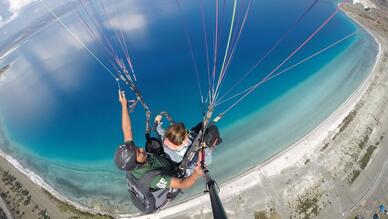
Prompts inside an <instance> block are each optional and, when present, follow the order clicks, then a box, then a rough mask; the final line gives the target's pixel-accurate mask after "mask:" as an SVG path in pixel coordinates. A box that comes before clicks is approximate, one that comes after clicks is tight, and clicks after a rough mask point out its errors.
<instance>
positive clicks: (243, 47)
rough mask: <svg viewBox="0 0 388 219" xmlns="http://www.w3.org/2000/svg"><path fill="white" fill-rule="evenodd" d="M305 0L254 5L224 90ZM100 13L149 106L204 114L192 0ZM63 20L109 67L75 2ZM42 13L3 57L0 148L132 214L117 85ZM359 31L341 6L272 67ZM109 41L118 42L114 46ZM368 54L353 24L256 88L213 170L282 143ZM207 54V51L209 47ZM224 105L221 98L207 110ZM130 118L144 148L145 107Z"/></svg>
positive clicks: (224, 16) (76, 195) (285, 46)
mask: <svg viewBox="0 0 388 219" xmlns="http://www.w3.org/2000/svg"><path fill="white" fill-rule="evenodd" d="M227 2H228V3H227V5H226V6H225V9H223V3H222V2H220V20H222V21H223V22H222V23H224V24H223V25H221V24H220V26H222V28H223V29H221V30H220V34H221V37H220V39H221V40H220V42H221V43H220V50H219V51H223V50H224V49H225V45H226V42H227V34H228V31H229V30H228V28H229V26H228V25H229V23H230V18H231V14H232V1H227ZM312 2H313V1H311V0H309V1H308V0H295V1H292V2H291V1H286V2H285V1H281V0H274V1H271V2H270V3H269V2H265V1H254V2H253V4H252V7H251V11H250V13H249V16H248V19H247V23H246V26H245V28H244V31H243V32H242V35H241V38H240V42H239V44H238V47H237V50H236V53H235V56H234V58H233V62H232V64H231V66H230V69H229V72H228V75H227V79H226V80H225V83H224V84H223V89H222V90H221V94H222V92H225V91H226V90H227V89H228V88H230V87H231V86H232V85H233V83H234V82H235V81H237V80H238V79H239V78H241V77H242V75H244V74H245V73H246V72H247V71H248V69H249V68H250V67H251V66H253V65H254V64H255V62H257V60H258V59H259V58H260V57H261V56H263V55H264V54H265V53H266V51H267V50H268V49H269V48H271V46H272V45H273V44H274V43H275V42H276V40H277V39H278V38H279V37H281V35H282V34H283V33H284V32H286V31H287V29H288V28H289V26H290V25H292V24H293V23H294V22H295V21H296V20H297V18H298V17H299V16H300V15H301V14H303V12H304V11H305V10H306V9H307V8H308V7H309V5H311V4H312ZM247 3H248V1H241V2H239V4H238V10H237V13H236V14H237V17H236V20H239V21H241V16H243V10H242V8H244V6H245V7H246V5H247ZM49 6H50V7H54V5H49ZM32 7H33V8H35V9H36V10H38V11H41V13H40V14H39V15H40V16H44V15H47V13H48V12H47V11H46V10H45V8H44V7H43V5H42V4H39V3H37V4H34V5H33V6H32ZM90 7H92V6H90ZM203 8H204V11H205V21H206V24H207V32H208V36H207V37H208V41H209V45H213V41H214V37H213V34H214V12H215V4H214V2H213V1H206V2H205V3H204V6H203ZM335 8H336V3H335V2H333V1H320V2H318V3H317V5H316V6H315V7H314V8H313V10H312V11H311V12H310V13H309V14H308V15H307V16H306V18H305V19H304V20H303V21H302V22H301V24H300V25H299V26H297V27H296V29H295V30H294V31H293V32H292V33H291V34H290V35H289V36H288V37H287V38H286V40H285V41H284V42H283V43H282V44H281V45H280V46H279V47H278V48H277V49H276V50H274V52H273V53H272V54H271V55H270V56H268V58H267V59H265V60H264V61H263V63H262V64H261V65H260V66H259V67H258V68H257V69H256V70H255V71H254V72H253V73H252V74H251V75H250V76H249V77H247V79H246V80H244V81H243V83H241V84H240V85H239V86H237V87H236V89H235V91H234V92H232V94H233V93H235V92H237V91H240V90H242V89H243V88H247V87H249V86H251V85H252V84H254V83H255V82H257V81H259V80H260V78H262V77H264V76H265V75H266V73H268V72H270V71H271V70H272V69H273V68H274V67H275V66H277V65H278V64H279V63H281V62H282V60H283V59H285V58H286V57H287V56H288V55H289V54H290V53H291V52H292V51H293V50H294V49H295V48H297V47H298V46H299V45H300V44H301V43H302V42H303V41H304V40H305V39H306V38H307V37H308V36H309V35H310V34H311V33H312V32H313V31H314V30H315V29H316V28H317V27H318V26H319V25H320V24H321V23H322V22H323V21H324V20H325V19H326V18H327V17H328V16H329V15H330V14H331V13H333V12H334V10H335ZM106 10H107V12H108V13H109V14H110V15H111V21H112V23H110V25H109V26H107V27H106V28H105V33H106V34H107V35H109V36H111V39H112V40H114V35H113V34H112V33H113V32H112V29H115V28H116V29H120V30H122V31H124V32H125V33H126V43H127V45H128V47H129V50H130V54H131V58H132V59H133V64H134V68H135V72H136V77H137V82H138V88H139V89H140V90H141V91H142V93H143V96H144V98H145V100H146V102H147V103H148V105H149V107H150V108H151V110H152V112H153V113H154V115H155V114H156V113H158V112H160V111H162V110H167V111H168V112H169V113H170V114H171V115H172V116H173V118H174V119H175V120H176V121H183V122H185V123H186V125H187V127H191V126H194V125H195V124H196V123H197V122H198V121H199V120H200V119H201V116H202V108H203V105H202V104H201V99H200V96H199V91H198V87H197V83H196V77H195V72H194V68H193V64H192V61H191V56H190V51H189V48H188V45H187V42H186V38H185V34H184V26H183V25H182V22H181V21H182V20H183V19H185V22H186V25H187V29H188V32H189V36H190V40H191V41H192V44H193V48H194V53H195V58H196V61H197V64H198V68H199V73H200V74H199V75H200V79H201V84H202V85H204V87H205V86H206V85H207V65H206V52H205V47H204V40H203V33H202V25H201V13H200V11H201V4H200V1H195V2H193V1H191V2H190V1H182V14H181V13H179V10H178V7H177V5H176V1H162V0H153V1H152V3H150V2H149V1H147V3H145V2H144V1H122V2H119V1H113V2H110V3H109V4H107V3H106ZM223 10H224V12H222V11H223ZM20 16H23V15H20ZM182 16H183V17H184V18H183V17H182ZM37 18H39V17H35V18H29V20H30V21H32V20H34V19H37ZM47 19H50V18H49V16H48V18H47ZM61 19H62V20H63V21H64V23H65V24H66V25H67V26H68V27H70V29H71V30H72V31H73V32H74V33H75V34H76V35H77V37H79V38H80V39H81V40H82V41H83V42H84V43H85V44H86V45H87V47H88V48H90V49H91V50H92V51H93V52H94V53H95V54H96V55H97V57H99V58H100V59H101V60H102V61H103V62H104V63H105V64H106V65H107V66H109V61H110V60H109V59H108V58H107V56H106V53H105V52H104V51H103V49H102V47H101V46H100V45H99V44H98V42H96V40H95V39H94V38H92V37H90V36H89V35H88V34H87V32H86V31H85V28H83V27H82V26H81V25H80V23H79V19H77V17H76V16H75V13H74V11H68V12H66V13H63V16H62V17H61ZM51 20H52V21H53V22H50V24H49V25H44V26H43V27H41V28H39V29H37V30H34V31H33V34H30V35H29V37H28V38H26V40H24V41H23V43H21V44H20V47H19V48H18V49H16V50H15V51H13V52H12V53H11V54H9V55H8V56H6V57H5V58H3V59H1V60H0V67H1V66H3V65H7V64H11V67H10V68H9V69H8V70H7V72H6V75H5V77H4V79H3V80H0V115H1V117H0V118H1V127H2V132H3V133H4V134H5V136H4V137H3V139H2V141H0V142H1V145H0V147H1V149H2V150H3V151H5V152H7V153H8V154H10V155H12V156H13V157H15V158H16V159H17V160H19V162H20V163H22V164H23V165H24V166H25V167H26V168H28V169H30V170H32V171H34V172H35V173H37V174H38V175H40V176H41V177H42V178H43V179H44V180H45V181H46V182H47V183H49V184H50V185H51V186H52V187H54V188H55V189H56V190H57V191H58V192H60V193H61V194H63V195H64V196H66V197H68V198H69V199H71V200H73V201H76V202H79V203H80V204H83V205H85V206H88V207H93V208H97V209H103V210H109V211H112V212H120V213H133V212H134V209H133V207H132V205H131V203H130V201H129V198H128V195H127V193H126V182H125V176H124V173H123V172H120V171H118V170H116V168H115V166H114V164H113V162H112V158H113V153H114V151H115V149H116V147H117V145H119V144H120V143H121V142H122V138H123V137H122V133H121V123H120V122H121V114H120V113H121V111H120V105H119V103H118V101H117V85H116V82H115V81H114V80H113V78H112V77H111V76H110V75H109V74H108V73H107V72H106V70H104V68H102V66H101V65H100V64H99V63H98V62H97V61H96V60H95V59H93V58H92V57H91V56H90V54H89V53H87V51H86V50H85V49H84V48H83V47H82V46H81V45H80V44H79V43H78V42H77V40H75V39H74V38H73V37H72V36H71V35H70V34H69V33H68V32H67V31H66V30H65V29H64V28H63V27H62V26H61V25H60V24H59V23H58V22H55V20H53V19H51ZM4 28H7V27H4ZM356 28H357V25H355V24H354V23H352V22H351V21H350V20H349V19H348V18H346V17H345V16H344V15H343V14H342V13H338V14H337V15H336V16H335V17H334V19H333V20H332V21H330V23H329V24H328V25H327V26H326V27H325V28H323V29H322V31H321V32H320V33H319V34H318V35H317V36H316V37H315V38H313V40H312V41H311V42H310V43H308V44H307V45H306V46H305V47H303V49H301V50H300V52H299V53H297V54H296V55H295V56H294V57H293V58H292V59H290V61H289V62H287V63H286V64H285V65H284V67H283V68H281V69H285V68H287V67H288V66H291V65H292V64H294V63H297V62H299V61H300V60H302V59H303V58H305V57H308V56H309V55H311V54H313V53H315V52H317V51H318V50H320V49H322V48H324V47H326V46H328V45H330V44H331V43H334V42H335V41H337V40H339V39H341V38H342V37H345V36H346V35H348V34H350V33H352V32H353V31H355V30H356ZM1 46H4V45H1ZM1 46H0V48H1ZM113 46H114V47H115V48H119V46H118V44H114V45H113ZM221 54H222V55H223V53H222V52H221ZM376 54H377V45H376V43H375V42H374V40H373V38H372V37H371V36H369V35H368V34H367V33H366V32H364V31H360V32H359V33H358V34H357V35H355V36H354V37H351V38H349V39H347V40H346V41H344V42H342V43H341V44H339V45H336V46H334V47H332V48H331V49H329V50H327V51H325V52H324V53H322V54H320V55H319V56H317V57H315V58H313V59H311V60H309V61H307V62H305V63H304V64H302V65H300V66H298V67H296V68H293V69H292V70H290V71H288V72H286V73H284V74H283V75H281V76H279V77H276V78H275V79H273V80H271V81H269V82H267V83H265V84H264V85H263V86H260V87H259V88H258V89H257V90H256V91H255V92H253V93H252V94H251V95H250V96H248V97H247V98H246V99H245V100H244V101H242V102H241V103H240V104H239V105H237V106H236V107H235V108H233V109H232V110H231V111H229V112H228V114H226V115H225V117H224V118H223V119H222V120H221V121H220V122H219V124H218V125H219V127H220V130H221V133H222V136H223V139H224V142H223V143H222V144H221V145H220V146H219V147H218V148H217V150H216V152H215V153H214V159H213V163H212V164H211V166H210V171H211V174H212V176H213V178H215V179H216V180H217V181H218V183H223V182H225V181H227V180H229V179H231V178H233V177H234V176H236V175H238V174H241V173H242V172H244V171H245V170H247V169H249V168H252V167H253V166H255V165H257V164H259V163H261V162H263V161H264V160H265V159H268V158H269V157H271V156H272V155H274V154H276V153H278V152H280V151H282V150H284V149H285V148H286V147H287V146H288V145H290V144H291V143H293V142H295V141H296V140H297V139H299V138H300V137H302V136H303V135H305V134H306V133H307V132H309V131H310V130H311V129H313V128H314V127H316V126H317V125H319V124H320V123H321V122H322V121H323V120H325V119H326V118H327V117H328V116H329V115H330V114H331V113H332V112H333V111H335V109H337V108H338V106H340V105H341V104H342V103H343V102H344V101H345V100H346V99H347V98H348V97H349V96H350V95H351V94H352V93H353V92H354V90H356V89H357V87H358V86H359V85H360V84H361V83H362V82H363V81H364V79H365V78H366V77H367V75H368V73H369V72H370V70H371V68H372V67H373V64H374V61H375V56H376ZM209 55H210V57H213V50H212V49H209ZM221 57H222V56H219V59H221ZM281 69H280V70H281ZM112 71H113V69H112ZM127 93H130V92H129V91H127ZM132 98H133V96H132ZM232 103H233V102H228V103H225V104H222V105H220V106H219V107H217V108H216V112H215V113H219V112H222V111H223V110H225V109H226V108H227V107H228V106H229V105H230V104H232ZM131 117H132V122H133V127H134V135H135V142H136V143H137V144H138V145H140V146H141V145H143V144H144V137H143V135H144V118H145V117H144V111H143V110H142V109H141V107H140V106H138V107H137V108H136V110H135V112H134V113H132V114H131ZM5 138H6V140H7V141H5ZM203 188H204V185H203V184H202V183H198V184H197V186H196V187H195V188H193V189H190V190H188V191H187V192H186V193H185V194H184V195H183V196H182V197H181V198H180V200H182V199H184V198H187V197H189V196H191V195H192V194H196V193H198V192H201V191H202V189H203ZM113 206H114V207H113Z"/></svg>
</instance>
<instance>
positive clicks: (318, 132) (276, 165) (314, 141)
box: [0, 19, 383, 218]
mask: <svg viewBox="0 0 388 219" xmlns="http://www.w3.org/2000/svg"><path fill="white" fill-rule="evenodd" d="M352 20H353V19H352ZM353 21H354V20H353ZM355 22H357V21H355ZM357 23H358V22H357ZM363 29H364V30H366V31H367V32H368V33H369V34H370V35H371V36H373V38H374V39H375V41H376V43H377V44H378V46H379V48H378V54H377V58H376V62H375V64H374V67H373V69H372V71H371V74H369V75H368V77H367V78H366V79H365V80H364V82H363V83H362V85H361V86H360V87H359V88H357V90H355V92H354V93H353V94H352V95H351V96H350V97H349V98H348V99H347V100H346V101H345V102H344V103H343V104H342V105H341V106H340V107H339V108H338V109H337V110H336V111H335V112H334V113H332V114H331V115H330V117H328V118H327V119H326V120H325V121H323V122H322V123H321V124H320V125H319V126H318V127H316V128H315V129H313V130H312V131H310V132H309V133H308V134H307V135H305V136H304V137H302V138H300V139H299V140H298V141H296V142H295V143H293V144H291V145H290V146H289V147H287V149H285V150H283V151H282V152H280V153H278V154H275V155H274V156H272V157H270V158H268V159H267V160H266V161H264V162H263V163H262V164H260V165H258V166H257V167H255V168H253V169H251V170H248V171H247V172H244V173H243V174H241V175H239V176H236V177H234V178H233V179H231V180H229V181H227V182H226V183H224V184H223V185H221V187H220V188H221V193H220V196H221V197H222V199H228V198H231V197H232V196H234V195H235V193H236V189H237V190H244V189H247V188H250V187H253V186H257V185H258V183H255V179H257V178H258V176H259V175H266V176H270V175H275V174H280V173H281V171H282V170H283V169H285V168H287V167H289V166H291V165H294V164H295V163H297V162H299V161H300V160H301V158H303V157H304V156H305V155H306V154H307V153H308V152H309V151H311V150H313V149H315V148H317V147H319V146H321V145H322V144H321V142H322V141H323V140H324V139H325V138H326V137H327V136H329V135H330V134H331V132H332V131H334V130H336V129H337V128H338V126H339V125H340V124H341V122H342V121H343V119H344V118H345V117H346V116H347V115H348V114H349V113H350V112H351V111H352V110H353V109H354V107H355V105H356V104H357V102H358V101H359V100H360V98H361V97H362V95H363V94H364V93H365V91H366V90H367V88H368V87H369V85H370V83H371V79H372V78H373V76H374V74H373V72H374V70H375V68H376V65H377V63H378V60H379V59H380V58H381V55H382V52H383V51H382V46H381V43H380V42H379V41H378V40H377V38H376V37H375V36H374V35H373V34H372V33H371V32H370V31H368V30H367V29H366V28H363ZM0 156H2V157H4V158H5V159H6V160H7V161H8V162H9V163H11V164H12V165H13V166H14V167H15V168H16V169H17V170H19V171H20V172H22V173H23V174H24V175H26V176H28V177H29V178H30V179H31V181H32V182H34V183H36V184H37V185H39V186H41V187H42V188H44V189H45V190H47V191H48V192H50V193H51V194H52V195H53V196H55V197H56V198H58V199H59V200H61V201H63V202H65V203H68V204H70V205H72V206H75V207H76V208H77V209H79V210H81V211H86V212H90V213H94V214H108V215H111V214H109V213H106V212H100V211H97V210H93V209H89V208H87V207H84V206H82V205H80V204H78V203H76V202H73V201H70V200H68V199H67V198H66V197H64V196H63V195H61V194H60V193H58V192H57V191H55V189H53V188H52V187H51V186H50V185H48V184H47V183H46V182H45V181H44V180H43V179H42V178H41V177H40V176H38V175H37V174H35V173H34V172H32V171H30V170H28V169H26V168H24V167H23V166H22V165H21V164H20V163H19V162H18V161H17V160H15V159H13V158H12V157H11V156H9V155H7V154H5V153H4V152H3V151H1V150H0ZM208 199H209V198H208V196H207V195H199V196H196V197H193V198H191V199H189V200H188V201H186V202H184V203H181V204H177V205H175V206H171V207H169V208H166V209H164V210H163V211H161V212H159V213H157V214H154V215H147V216H141V217H138V218H159V217H165V216H171V215H174V214H176V213H178V212H182V211H185V210H188V209H190V208H193V207H195V206H198V205H204V204H208V203H209V201H208ZM209 206H210V204H209ZM116 216H119V217H120V218H121V217H122V218H126V217H132V216H134V215H133V214H127V215H116Z"/></svg>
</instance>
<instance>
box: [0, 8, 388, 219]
mask: <svg viewBox="0 0 388 219" xmlns="http://www.w3.org/2000/svg"><path fill="white" fill-rule="evenodd" d="M376 5H377V7H379V4H378V3H376ZM342 9H343V10H344V11H345V12H346V13H347V14H348V15H349V16H350V17H351V18H352V19H354V20H355V21H357V22H359V23H360V24H361V25H362V26H363V27H364V28H365V29H367V30H368V31H369V32H370V33H371V34H372V35H373V36H374V37H375V39H376V41H377V42H378V43H379V47H380V48H379V53H378V57H377V58H376V64H375V66H374V68H373V70H372V72H371V74H370V75H369V77H368V79H367V80H365V82H364V83H363V84H362V86H360V88H359V89H358V90H357V91H356V92H355V93H354V94H353V95H352V96H351V97H349V99H348V100H347V101H346V102H345V103H344V104H343V105H342V106H341V107H340V108H339V109H338V110H337V111H336V112H334V113H333V114H332V115H331V116H330V117H329V118H328V119H326V120H325V121H324V122H323V123H322V124H321V125H320V126H319V127H317V128H315V129H314V130H313V131H311V132H310V133H309V134H308V135H306V136H305V137H303V138H301V139H299V141H298V142H296V143H294V144H293V145H291V146H290V147H288V149H286V150H285V151H283V152H281V153H280V154H277V155H275V156H274V157H272V158H270V159H268V160H267V161H266V162H264V163H263V164H261V165H259V166H258V167H256V168H254V169H252V170H250V171H248V172H247V173H244V174H242V175H240V176H239V177H236V178H235V179H233V180H231V181H229V182H227V183H225V184H223V185H220V188H221V193H220V196H221V199H222V200H223V203H224V206H225V209H226V212H227V214H228V216H229V217H230V218H252V217H255V218H289V217H294V218H306V217H318V218H341V217H349V218H352V217H353V218H354V215H355V214H364V215H365V216H367V215H366V214H370V213H371V212H370V211H372V210H371V209H373V208H372V207H371V205H373V204H371V202H373V201H374V200H376V201H377V202H378V200H377V199H380V202H382V203H384V204H385V205H387V204H388V200H387V197H385V199H384V197H380V198H379V197H378V196H376V194H377V193H376V191H377V190H378V189H382V190H384V188H385V190H384V191H385V193H386V194H387V191H386V188H387V185H386V184H387V183H388V180H384V179H387V175H388V170H386V165H385V164H386V161H385V159H384V158H385V157H386V156H387V155H388V149H387V144H388V142H387V138H386V137H385V136H386V134H387V133H386V131H387V130H388V118H387V116H385V115H384V114H386V113H384V110H385V109H386V104H388V92H387V89H388V88H387V86H386V84H384V83H387V81H388V80H387V78H388V75H387V72H386V69H387V45H388V42H387V32H384V31H385V30H386V29H384V28H387V24H386V23H387V21H385V22H386V23H384V22H383V21H382V22H381V23H377V22H373V20H370V17H372V18H375V17H373V16H377V20H379V17H378V16H380V18H381V16H382V12H380V11H379V10H378V9H369V10H365V9H363V7H361V6H351V5H344V6H343V8H342ZM375 19H376V18H375ZM381 20H382V19H381ZM8 161H9V159H8V160H6V159H4V158H1V159H0V175H1V176H2V179H3V180H2V182H0V185H1V187H0V188H1V194H2V198H3V199H4V201H5V203H6V204H7V207H8V209H9V210H10V211H11V212H12V213H13V214H14V217H15V218H38V217H39V216H40V215H41V214H42V212H43V211H44V210H45V209H47V213H48V215H49V216H50V217H51V218H71V217H81V218H109V217H110V216H103V215H100V216H98V215H96V213H98V212H90V213H83V211H80V210H77V209H76V208H75V207H74V206H72V205H75V204H74V203H69V202H67V203H66V200H64V198H63V197H58V198H54V197H53V195H54V196H59V195H58V194H56V193H55V192H54V191H51V190H50V189H49V188H47V186H44V185H42V182H39V181H36V180H31V178H30V177H27V176H26V175H25V174H23V173H21V172H19V171H18V170H17V168H15V166H14V165H15V163H13V165H12V164H11V163H10V162H8ZM387 168H388V167H387ZM17 182H18V183H17ZM384 183H385V184H384ZM39 184H40V185H39ZM42 187H46V189H43V188H42ZM47 190H48V191H50V192H47ZM27 192H28V193H27ZM3 193H4V194H5V195H4V197H3ZM378 193H379V194H380V193H381V194H384V192H381V191H380V192H378ZM28 197H30V198H28ZM371 197H374V198H373V200H372V198H371ZM28 199H30V202H28V201H27V200H28ZM61 200H62V201H61ZM368 200H372V201H371V202H368ZM24 203H28V204H24ZM77 208H78V209H81V210H84V211H85V209H82V207H80V206H77ZM188 210H190V211H188ZM17 212H19V213H17ZM100 213H102V212H100ZM111 216H117V217H123V218H125V217H129V216H132V215H111ZM368 216H369V215H368ZM161 217H163V218H191V217H198V218H211V217H212V216H211V209H210V202H209V197H208V195H201V196H197V197H194V198H192V199H190V200H189V201H187V202H184V203H182V204H177V205H175V206H171V207H168V208H166V209H164V210H163V211H161V212H159V213H157V214H153V215H147V216H143V217H140V218H161Z"/></svg>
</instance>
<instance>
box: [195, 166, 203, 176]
mask: <svg viewBox="0 0 388 219" xmlns="http://www.w3.org/2000/svg"><path fill="white" fill-rule="evenodd" d="M194 174H197V175H198V176H204V175H205V174H204V173H203V170H202V168H201V166H200V165H197V166H196V167H195V170H194Z"/></svg>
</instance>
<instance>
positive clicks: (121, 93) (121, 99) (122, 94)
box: [119, 90, 128, 107]
mask: <svg viewBox="0 0 388 219" xmlns="http://www.w3.org/2000/svg"><path fill="white" fill-rule="evenodd" d="M119 102H120V103H121V105H122V106H125V107H127V105H128V100H127V98H126V97H125V92H124V91H121V90H119Z"/></svg>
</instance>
